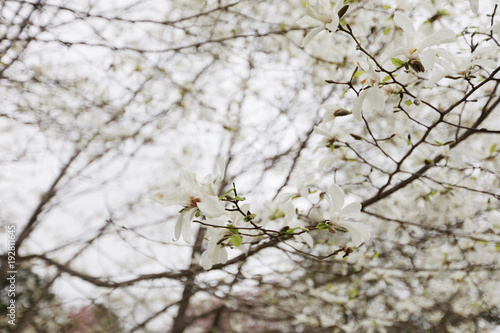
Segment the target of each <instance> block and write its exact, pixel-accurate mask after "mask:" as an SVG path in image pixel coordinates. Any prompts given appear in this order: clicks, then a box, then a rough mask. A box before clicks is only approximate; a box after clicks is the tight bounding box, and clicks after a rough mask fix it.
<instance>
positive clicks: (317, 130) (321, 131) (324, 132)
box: [313, 126, 332, 138]
mask: <svg viewBox="0 0 500 333" xmlns="http://www.w3.org/2000/svg"><path fill="white" fill-rule="evenodd" d="M313 132H314V133H316V134H319V135H323V136H325V137H327V138H331V137H332V135H331V134H330V132H328V131H327V130H326V129H324V128H323V127H320V126H314V129H313Z"/></svg>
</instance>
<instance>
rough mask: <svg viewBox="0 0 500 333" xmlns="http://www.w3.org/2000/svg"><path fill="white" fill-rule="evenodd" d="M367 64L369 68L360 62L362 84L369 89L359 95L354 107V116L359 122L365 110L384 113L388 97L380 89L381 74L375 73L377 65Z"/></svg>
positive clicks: (369, 61)
mask: <svg viewBox="0 0 500 333" xmlns="http://www.w3.org/2000/svg"><path fill="white" fill-rule="evenodd" d="M367 62H368V66H361V64H360V63H359V62H358V66H359V67H360V68H361V69H362V70H363V74H362V75H361V76H360V79H361V83H362V84H363V85H366V86H368V87H369V88H367V89H365V90H363V91H362V92H361V93H360V94H359V96H358V98H356V100H355V101H354V105H353V107H352V114H353V115H354V117H355V118H356V120H358V121H361V120H362V117H361V111H363V110H365V111H367V112H371V111H373V110H376V111H384V109H385V100H386V95H385V93H384V91H383V90H382V89H380V88H379V87H378V85H379V83H380V74H379V73H377V72H375V64H374V63H373V61H372V60H368V61H367ZM363 67H365V68H363Z"/></svg>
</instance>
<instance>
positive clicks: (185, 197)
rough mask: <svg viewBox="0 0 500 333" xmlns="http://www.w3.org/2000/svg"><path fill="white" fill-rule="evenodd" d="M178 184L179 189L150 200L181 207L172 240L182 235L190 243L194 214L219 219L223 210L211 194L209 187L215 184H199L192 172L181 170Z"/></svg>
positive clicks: (163, 192) (162, 193)
mask: <svg viewBox="0 0 500 333" xmlns="http://www.w3.org/2000/svg"><path fill="white" fill-rule="evenodd" d="M214 178H215V177H209V179H214ZM179 183H180V188H178V189H170V190H163V191H159V192H157V193H155V194H153V195H152V196H151V197H150V198H151V199H152V200H154V201H156V202H158V203H160V204H162V205H165V206H173V205H180V206H182V207H183V208H182V210H181V211H180V216H179V218H178V219H177V223H176V224H175V235H174V240H178V239H179V238H180V236H181V235H182V238H183V239H184V240H185V241H186V242H187V243H190V242H191V221H192V220H193V218H194V215H195V214H196V212H197V211H198V210H199V211H200V212H201V213H202V214H203V215H205V216H206V217H219V216H221V215H223V214H224V213H225V208H224V205H223V204H222V202H220V201H219V198H218V197H217V195H214V194H213V191H212V190H213V188H212V187H211V186H212V185H214V186H215V184H216V182H215V183H210V184H200V183H198V181H197V180H196V174H195V173H194V172H191V171H188V170H185V169H183V170H181V172H180V175H179Z"/></svg>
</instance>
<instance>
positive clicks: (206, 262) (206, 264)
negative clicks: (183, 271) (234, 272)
mask: <svg viewBox="0 0 500 333" xmlns="http://www.w3.org/2000/svg"><path fill="white" fill-rule="evenodd" d="M212 266H213V263H212V261H211V260H210V256H209V255H208V253H207V251H205V253H204V254H203V256H202V257H201V267H203V269H204V270H207V269H210V268H212Z"/></svg>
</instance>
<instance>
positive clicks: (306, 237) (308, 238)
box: [297, 233, 314, 248]
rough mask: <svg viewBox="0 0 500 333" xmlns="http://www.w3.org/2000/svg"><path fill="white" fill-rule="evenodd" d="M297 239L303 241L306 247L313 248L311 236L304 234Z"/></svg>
mask: <svg viewBox="0 0 500 333" xmlns="http://www.w3.org/2000/svg"><path fill="white" fill-rule="evenodd" d="M297 237H299V238H300V239H301V240H303V241H304V242H305V243H306V244H307V246H309V247H311V248H312V247H313V246H314V240H313V238H312V237H311V235H309V234H307V233H304V234H300V235H298V236H297Z"/></svg>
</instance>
